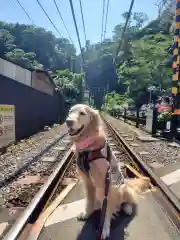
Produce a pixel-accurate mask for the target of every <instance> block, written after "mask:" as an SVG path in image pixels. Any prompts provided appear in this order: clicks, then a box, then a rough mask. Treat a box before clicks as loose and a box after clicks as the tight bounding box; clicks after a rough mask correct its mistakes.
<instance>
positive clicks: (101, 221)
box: [97, 144, 111, 240]
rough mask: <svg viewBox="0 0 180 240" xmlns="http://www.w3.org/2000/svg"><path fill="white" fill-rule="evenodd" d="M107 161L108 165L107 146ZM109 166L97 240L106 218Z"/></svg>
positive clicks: (109, 156) (108, 153) (109, 154)
mask: <svg viewBox="0 0 180 240" xmlns="http://www.w3.org/2000/svg"><path fill="white" fill-rule="evenodd" d="M107 160H108V162H109V163H110V161H111V150H110V147H109V145H108V144H107ZM110 171H111V168H110V164H109V166H108V169H107V172H106V178H105V191H104V200H103V204H102V208H101V216H100V223H99V228H98V232H97V233H98V235H97V240H101V237H102V231H103V227H104V222H105V218H106V212H107V204H108V193H109V186H110Z"/></svg>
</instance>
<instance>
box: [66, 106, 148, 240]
mask: <svg viewBox="0 0 180 240" xmlns="http://www.w3.org/2000/svg"><path fill="white" fill-rule="evenodd" d="M66 124H67V127H68V132H69V135H70V138H71V139H72V141H73V142H74V147H75V151H76V153H77V154H81V153H83V152H91V151H94V150H96V149H103V148H104V147H105V143H106V135H105V132H104V130H103V122H102V120H101V117H100V115H99V113H98V111H97V110H95V109H92V108H90V107H89V106H87V105H84V104H77V105H75V106H73V107H72V108H71V109H70V111H69V115H68V117H67V119H66ZM112 156H113V155H112V153H111V161H110V163H109V162H108V161H107V158H106V157H105V156H102V157H100V158H98V159H96V160H95V161H92V162H89V169H88V174H87V173H86V172H84V171H83V169H82V168H81V167H80V166H79V164H77V170H78V173H79V175H80V178H81V179H82V181H83V184H84V187H85V193H86V209H85V211H84V212H83V213H82V214H81V215H80V217H79V218H80V219H82V220H84V219H87V218H88V217H89V216H90V215H91V214H92V212H93V211H94V210H95V206H96V202H97V201H99V202H100V204H101V206H102V203H103V200H104V195H105V178H106V172H107V169H108V166H109V164H110V165H111V163H113V157H112ZM148 187H149V179H148V178H143V179H131V180H129V179H127V180H125V181H124V182H123V183H122V184H121V185H119V186H117V185H114V184H113V183H112V181H111V182H110V187H109V192H108V203H107V209H106V217H105V221H104V226H103V231H102V238H103V239H106V238H107V237H109V235H110V224H111V219H112V218H113V215H114V214H116V213H117V212H118V211H119V210H120V209H121V207H122V206H123V211H124V212H125V213H126V214H128V215H131V214H132V212H133V205H134V204H136V203H137V196H138V193H140V192H141V191H143V190H144V189H143V188H148Z"/></svg>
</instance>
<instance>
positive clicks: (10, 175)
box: [0, 133, 67, 188]
mask: <svg viewBox="0 0 180 240" xmlns="http://www.w3.org/2000/svg"><path fill="white" fill-rule="evenodd" d="M66 135H67V133H64V134H62V135H61V136H59V137H57V138H56V139H55V140H54V141H53V142H52V143H50V144H48V145H47V146H46V147H45V148H44V149H42V150H41V151H40V152H39V153H37V154H36V155H34V156H32V157H29V158H24V161H26V160H25V159H29V161H27V162H26V163H25V164H22V166H21V167H19V168H18V169H17V170H16V171H14V173H12V174H9V176H8V177H7V178H5V179H3V180H2V181H0V188H2V187H4V185H5V184H8V183H10V182H12V181H13V180H14V178H15V177H17V176H18V175H19V174H21V173H22V171H23V170H25V169H26V168H27V167H28V166H29V165H30V164H32V163H34V162H35V161H37V160H38V158H39V157H41V156H42V155H43V154H44V153H46V152H47V151H49V149H50V148H52V147H53V146H54V145H55V144H56V143H57V142H58V141H60V140H61V139H62V138H63V137H65V136H66Z"/></svg>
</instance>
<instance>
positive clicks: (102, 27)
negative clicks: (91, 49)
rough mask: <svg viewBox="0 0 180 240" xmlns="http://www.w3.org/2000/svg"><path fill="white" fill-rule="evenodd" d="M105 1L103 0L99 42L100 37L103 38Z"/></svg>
mask: <svg viewBox="0 0 180 240" xmlns="http://www.w3.org/2000/svg"><path fill="white" fill-rule="evenodd" d="M105 2H106V0H103V12H102V26H101V42H102V39H103V32H104V11H105Z"/></svg>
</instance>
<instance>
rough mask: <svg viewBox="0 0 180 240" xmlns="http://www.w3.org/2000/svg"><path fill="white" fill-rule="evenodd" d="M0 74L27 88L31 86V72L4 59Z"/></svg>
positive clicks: (0, 66) (0, 65) (0, 64)
mask: <svg viewBox="0 0 180 240" xmlns="http://www.w3.org/2000/svg"><path fill="white" fill-rule="evenodd" d="M0 74H1V75H3V76H5V77H8V78H11V79H13V80H15V81H17V82H20V83H22V84H25V85H27V86H31V71H29V70H27V69H24V68H22V67H20V66H17V65H16V64H14V63H11V62H8V61H6V60H4V59H2V58H0Z"/></svg>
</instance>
